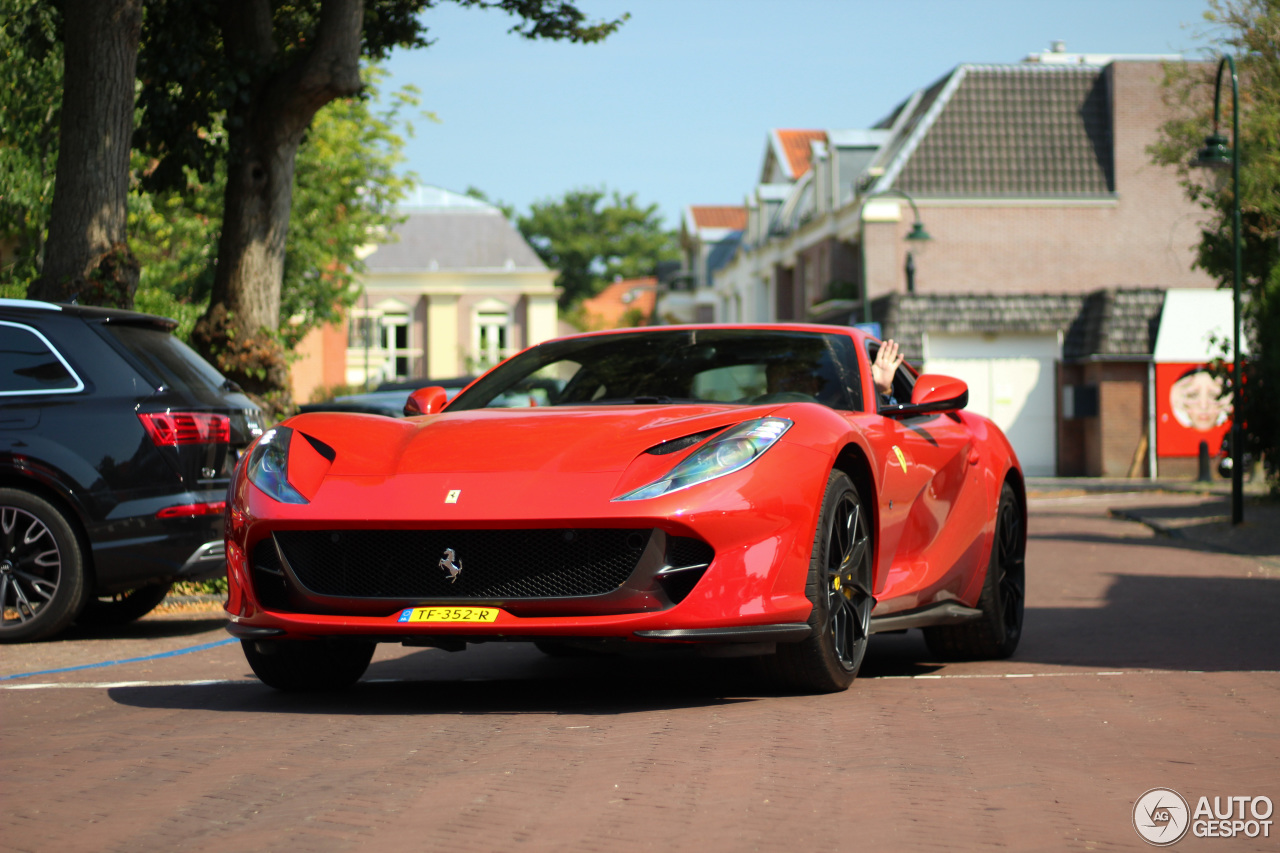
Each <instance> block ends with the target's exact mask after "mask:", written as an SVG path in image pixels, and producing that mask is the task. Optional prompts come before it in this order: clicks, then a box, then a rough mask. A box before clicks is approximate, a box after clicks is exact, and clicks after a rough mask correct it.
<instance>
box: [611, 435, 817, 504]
mask: <svg viewBox="0 0 1280 853" xmlns="http://www.w3.org/2000/svg"><path fill="white" fill-rule="evenodd" d="M791 424H792V422H791V421H789V420H787V419H786V418H759V419H758V420H753V421H747V422H745V423H741V424H738V425H737V426H736V427H734V428H733V429H729V430H725V431H724V432H722V433H720V434H719V435H717V436H715V437H714V438H712V439H711V440H710V441H708V442H707V443H706V444H704V445H703V446H702V447H700V448H699V449H698V450H696V451H695V452H694V453H693V454H691V455H690V456H689V457H688V458H687V459H685V460H684V461H683V462H681V463H680V464H678V465H676V466H675V467H674V468H672V469H671V470H670V471H668V472H667V473H666V474H665V475H663V477H662V478H661V479H658V480H654V481H653V482H652V483H649V484H648V485H646V486H641V487H640V488H638V489H634V490H632V491H630V492H627V493H626V494H625V495H620V496H618V497H616V498H614V500H615V501H642V500H645V499H647V498H656V497H660V496H661V495H669V494H671V493H672V492H678V491H680V490H681V489H687V488H689V487H690V486H696V485H698V484H699V483H705V482H707V481H708V480H714V479H716V478H717V477H723V476H725V475H726V474H732V473H733V472H734V471H741V470H742V469H743V468H745V467H747V466H748V465H750V464H751V463H752V462H754V461H756V460H757V459H759V458H760V455H761V454H763V453H764V452H765V451H766V450H768V449H769V448H770V447H772V446H773V445H774V444H776V443H777V441H778V439H779V438H781V437H782V435H783V433H785V432H786V431H787V430H789V429H791Z"/></svg>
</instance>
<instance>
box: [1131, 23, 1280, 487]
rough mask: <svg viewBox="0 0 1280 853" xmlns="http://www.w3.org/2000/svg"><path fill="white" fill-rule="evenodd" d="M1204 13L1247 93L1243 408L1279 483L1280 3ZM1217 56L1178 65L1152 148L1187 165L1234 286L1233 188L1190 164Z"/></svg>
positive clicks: (1222, 272)
mask: <svg viewBox="0 0 1280 853" xmlns="http://www.w3.org/2000/svg"><path fill="white" fill-rule="evenodd" d="M1205 19H1206V20H1207V21H1208V22H1209V23H1210V24H1211V25H1212V26H1213V32H1214V34H1215V36H1216V39H1217V42H1218V43H1217V44H1216V45H1214V47H1215V49H1220V50H1222V51H1226V52H1229V53H1230V54H1231V55H1232V56H1233V58H1234V59H1235V62H1236V67H1237V70H1238V76H1239V91H1240V139H1239V147H1240V210H1241V224H1242V233H1241V238H1242V242H1243V246H1244V253H1243V264H1242V267H1243V269H1242V280H1241V289H1242V292H1243V293H1244V321H1245V322H1244V332H1245V336H1246V339H1247V342H1248V352H1249V354H1248V357H1247V361H1246V365H1245V369H1244V393H1243V395H1242V397H1243V399H1242V401H1241V402H1240V405H1239V407H1238V408H1239V409H1240V411H1239V412H1237V415H1238V416H1242V417H1241V421H1240V423H1241V426H1242V428H1243V430H1244V431H1245V433H1246V445H1247V446H1249V447H1251V448H1252V449H1254V450H1260V451H1262V453H1263V454H1264V455H1265V458H1266V460H1267V467H1268V473H1269V475H1270V477H1271V480H1272V483H1273V486H1275V485H1280V145H1277V142H1276V140H1277V139H1280V0H1210V3H1209V10H1208V11H1207V12H1206V13H1205ZM1216 57H1217V55H1216V53H1215V54H1213V55H1212V56H1211V58H1212V59H1213V60H1214V61H1213V62H1208V63H1203V64H1201V63H1197V64H1184V63H1178V64H1174V65H1170V66H1169V67H1168V69H1167V70H1166V80H1165V84H1166V94H1167V100H1168V101H1169V102H1170V103H1171V104H1172V105H1174V106H1175V107H1176V108H1177V113H1178V115H1177V117H1176V118H1174V119H1173V120H1171V121H1169V122H1167V123H1166V124H1165V125H1164V126H1163V128H1162V130H1161V136H1160V140H1159V142H1157V144H1155V145H1153V146H1152V147H1151V154H1152V156H1153V158H1154V160H1155V161H1156V162H1157V163H1162V164H1166V165H1175V166H1177V167H1178V169H1179V174H1180V177H1181V180H1182V184H1183V186H1184V187H1185V189H1186V191H1187V195H1188V197H1189V198H1191V199H1192V200H1193V201H1196V202H1198V203H1199V204H1200V205H1201V206H1202V207H1203V208H1204V209H1205V211H1206V212H1207V213H1208V215H1209V219H1208V223H1207V225H1206V227H1205V228H1204V230H1203V232H1202V236H1201V241H1200V245H1199V247H1198V252H1197V260H1196V265H1197V266H1198V267H1200V268H1201V269H1203V270H1205V271H1206V272H1208V273H1209V274H1210V275H1212V276H1214V277H1215V278H1217V279H1218V280H1219V281H1220V282H1222V286H1223V287H1228V288H1229V287H1231V286H1232V276H1233V269H1234V244H1233V239H1232V228H1231V211H1232V187H1231V182H1230V181H1227V182H1226V183H1225V185H1223V186H1217V185H1215V183H1214V182H1213V181H1211V180H1210V179H1209V177H1208V176H1206V175H1204V174H1203V172H1204V170H1202V169H1194V170H1193V169H1192V168H1191V167H1190V165H1189V164H1190V162H1191V160H1192V158H1193V157H1194V155H1195V153H1196V152H1197V151H1198V150H1199V149H1200V148H1201V147H1202V146H1203V145H1204V142H1205V137H1207V136H1208V135H1209V133H1210V132H1211V130H1212V127H1213V92H1214V83H1215V77H1216V72H1217V58H1216ZM1221 97H1222V104H1221V125H1220V129H1221V130H1220V132H1223V133H1224V135H1226V136H1228V137H1230V134H1231V83H1230V80H1229V79H1228V78H1227V77H1226V75H1225V74H1224V78H1223V82H1222V94H1221Z"/></svg>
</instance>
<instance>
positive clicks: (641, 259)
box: [516, 188, 680, 310]
mask: <svg viewBox="0 0 1280 853" xmlns="http://www.w3.org/2000/svg"><path fill="white" fill-rule="evenodd" d="M516 225H517V227H518V228H519V229H520V233H521V234H523V235H524V238H525V239H526V240H528V241H529V244H530V245H531V246H533V248H534V251H536V252H537V253H538V255H539V257H541V258H542V260H543V262H544V263H545V264H546V265H547V266H549V267H551V268H552V269H554V270H559V272H560V276H559V277H558V278H557V279H556V284H557V285H558V286H559V287H560V288H561V291H560V307H561V308H563V309H566V310H569V309H572V308H573V307H575V306H577V305H578V303H580V302H581V301H582V300H583V299H587V298H589V297H592V296H595V295H596V294H597V293H599V292H600V291H601V290H603V289H604V287H605V285H606V284H608V283H609V282H610V281H613V280H614V279H616V278H635V277H637V276H643V275H651V274H652V273H653V270H654V267H655V265H656V264H657V263H658V262H659V261H666V260H676V259H678V258H679V257H680V249H679V244H678V241H677V239H676V235H675V233H674V232H672V231H667V230H664V229H663V227H662V217H661V216H660V215H659V213H658V206H657V205H656V204H651V205H648V206H647V207H641V206H640V204H639V203H638V202H637V201H636V196H635V194H634V193H632V194H631V195H627V196H624V195H622V194H621V193H619V192H617V191H614V192H613V193H612V194H611V195H610V194H608V193H607V191H606V190H605V189H603V188H601V189H576V190H570V191H568V192H566V193H565V194H564V197H563V198H560V199H556V200H544V201H539V202H535V203H534V204H533V205H532V206H531V207H530V209H529V215H528V216H521V217H519V219H517V221H516Z"/></svg>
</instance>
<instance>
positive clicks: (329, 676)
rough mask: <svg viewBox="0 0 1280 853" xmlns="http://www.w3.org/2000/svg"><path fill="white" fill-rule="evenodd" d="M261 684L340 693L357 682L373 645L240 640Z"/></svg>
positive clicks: (366, 666)
mask: <svg viewBox="0 0 1280 853" xmlns="http://www.w3.org/2000/svg"><path fill="white" fill-rule="evenodd" d="M240 645H241V647H242V648H243V649H244V656H245V658H246V659H247V660H248V661H249V666H250V667H252V668H253V674H254V675H256V676H258V678H259V679H260V680H261V681H262V683H263V684H265V685H267V686H268V687H274V688H275V689H277V690H288V691H323V690H341V689H343V688H346V687H350V686H351V685H353V684H355V683H356V682H357V681H359V680H360V676H362V675H364V671H365V670H366V669H368V668H369V661H370V660H372V659H373V652H374V649H375V648H377V645H376V644H375V643H366V642H356V641H343V642H338V641H331V642H330V641H324V640H241V641H240Z"/></svg>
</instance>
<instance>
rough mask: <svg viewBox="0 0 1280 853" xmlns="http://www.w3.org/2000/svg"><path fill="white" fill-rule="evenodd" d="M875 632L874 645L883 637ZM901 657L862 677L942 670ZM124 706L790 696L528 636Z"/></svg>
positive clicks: (548, 708)
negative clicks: (555, 650)
mask: <svg viewBox="0 0 1280 853" xmlns="http://www.w3.org/2000/svg"><path fill="white" fill-rule="evenodd" d="M880 642H881V640H880V638H873V640H872V643H873V645H872V648H873V649H874V648H875V647H876V644H878V643H880ZM937 669H938V667H937V666H935V665H930V664H924V663H921V662H920V661H919V660H912V659H909V658H904V657H902V656H901V655H899V654H895V653H892V652H890V653H888V654H886V655H874V654H873V655H870V656H869V657H868V659H867V661H866V662H865V663H864V664H863V669H862V674H861V675H860V676H859V677H860V678H875V677H883V676H890V675H892V676H904V675H915V674H923V673H928V672H934V671H936V670H937ZM109 694H110V696H111V698H112V700H114V701H116V702H119V703H120V704H122V705H129V706H134V707H145V708H167V709H184V710H209V711H227V712H247V713H287V714H370V715H384V714H391V715H397V714H440V713H449V714H521V713H539V714H546V713H561V714H575V715H584V714H585V715H596V714H600V715H615V714H628V713H639V712H646V711H655V710H671V709H677V708H686V707H711V706H716V705H729V704H736V703H740V702H749V701H754V700H756V699H758V698H763V697H775V698H783V699H785V698H787V697H789V696H791V695H793V694H792V693H791V692H790V691H786V690H782V689H779V688H776V687H772V686H770V685H769V684H768V682H767V681H766V680H765V679H764V678H763V676H762V675H761V674H760V673H759V671H758V669H757V668H756V666H755V665H754V664H753V663H752V662H751V661H750V660H746V659H711V660H709V659H706V658H698V657H694V656H691V655H678V654H673V655H660V656H656V657H632V656H628V655H603V654H601V655H589V656H586V657H577V658H552V657H548V656H546V655H543V654H542V653H541V652H539V651H537V650H536V649H535V648H534V647H533V646H532V645H529V644H527V643H490V644H484V645H481V646H476V647H473V648H471V649H470V650H468V651H467V652H464V653H459V654H449V653H445V652H440V651H435V650H423V651H418V652H413V653H411V654H408V655H403V656H401V657H396V658H394V659H390V660H375V662H374V663H373V665H372V666H370V667H369V671H368V673H367V674H366V675H365V677H364V679H363V680H362V681H361V682H360V683H359V684H357V685H356V686H355V687H353V688H351V689H350V690H347V691H344V692H340V693H334V694H288V693H281V692H278V691H275V690H272V689H271V688H269V687H266V686H264V685H261V684H258V683H257V682H246V683H245V684H226V683H219V684H209V685H183V686H138V687H115V688H111V689H110V691H109Z"/></svg>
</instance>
